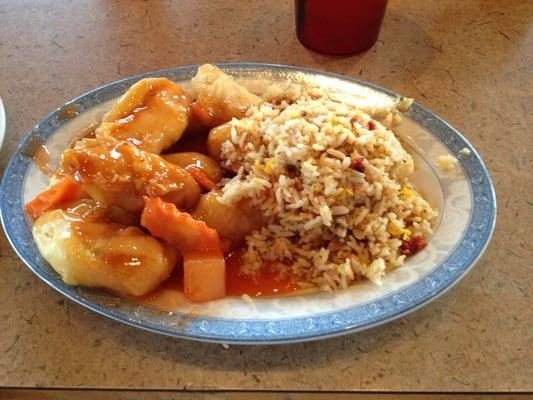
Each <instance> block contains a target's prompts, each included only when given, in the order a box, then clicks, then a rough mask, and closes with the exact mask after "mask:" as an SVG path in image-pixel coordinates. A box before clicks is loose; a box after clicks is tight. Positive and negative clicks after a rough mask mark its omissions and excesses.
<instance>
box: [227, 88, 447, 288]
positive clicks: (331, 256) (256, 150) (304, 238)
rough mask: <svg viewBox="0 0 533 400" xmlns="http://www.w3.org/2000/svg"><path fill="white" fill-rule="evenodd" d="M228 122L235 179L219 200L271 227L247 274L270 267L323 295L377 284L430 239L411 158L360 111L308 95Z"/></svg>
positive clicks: (249, 249) (258, 242) (253, 243)
mask: <svg viewBox="0 0 533 400" xmlns="http://www.w3.org/2000/svg"><path fill="white" fill-rule="evenodd" d="M286 97H289V96H286ZM385 120H387V121H389V122H390V118H388V119H387V118H385ZM381 121H382V122H383V121H384V119H381ZM230 124H231V138H230V140H228V141H227V142H226V143H225V144H224V145H223V148H222V159H223V165H224V166H225V167H226V168H228V169H230V170H233V171H234V172H235V173H236V175H235V176H234V177H233V178H231V179H227V180H226V181H225V182H223V188H222V193H221V195H220V197H219V201H220V202H222V203H224V204H233V203H235V202H237V201H239V200H241V199H243V198H248V199H251V201H252V202H253V203H254V204H255V205H257V206H258V207H260V208H261V210H262V212H263V214H264V215H265V217H266V218H267V220H268V224H267V225H266V226H265V227H263V228H262V229H261V230H259V231H255V232H252V233H251V234H250V235H249V236H248V237H247V240H246V248H245V253H244V265H243V272H245V273H254V272H257V271H259V269H261V268H263V267H264V266H265V265H269V266H270V267H271V268H276V269H277V270H278V271H279V273H280V276H285V277H287V276H290V277H291V278H293V279H296V280H297V281H298V283H299V285H300V286H301V287H302V288H311V287H319V288H321V289H324V290H333V289H338V288H346V287H347V286H348V285H349V284H350V283H351V282H353V281H355V280H359V279H363V278H367V279H369V280H371V281H372V282H374V283H377V284H380V283H381V280H382V277H383V276H384V275H385V274H386V272H387V271H389V270H391V269H393V268H396V267H398V266H400V265H402V264H403V263H404V261H405V258H406V257H407V256H408V254H409V252H410V247H409V244H410V243H411V244H412V243H414V242H416V243H422V242H423V241H424V238H427V237H428V236H429V235H430V234H431V224H432V221H433V220H434V218H435V217H436V215H437V212H436V210H434V209H433V208H432V207H431V206H430V205H429V204H428V202H427V201H426V200H424V199H423V198H422V196H421V195H420V194H419V193H418V192H417V190H416V188H415V186H414V184H413V182H412V175H413V169H414V165H413V159H412V157H411V156H410V155H409V153H407V151H406V150H405V149H404V148H403V147H402V144H401V142H400V141H399V139H398V138H397V137H396V136H395V134H394V133H393V132H392V131H391V130H390V129H388V128H387V127H386V126H385V125H384V124H383V123H381V122H379V121H378V120H375V119H373V118H372V117H371V115H369V114H368V113H366V112H365V111H363V110H362V109H360V108H357V107H355V106H353V105H349V104H346V103H342V102H339V101H336V100H335V99H334V98H332V96H330V95H329V94H328V93H327V92H326V91H319V92H312V91H310V92H305V91H304V92H299V93H298V94H297V95H293V96H292V98H290V97H289V98H287V99H286V100H280V99H276V100H273V101H270V102H269V101H267V102H265V103H262V104H260V105H257V106H254V107H252V108H251V109H250V110H248V113H247V115H246V118H243V119H233V120H232V121H231V122H230ZM413 239H415V240H414V241H413ZM406 244H407V245H406ZM415 250H416V249H415Z"/></svg>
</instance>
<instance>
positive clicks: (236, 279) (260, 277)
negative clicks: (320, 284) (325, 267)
mask: <svg viewBox="0 0 533 400" xmlns="http://www.w3.org/2000/svg"><path fill="white" fill-rule="evenodd" d="M243 252H244V250H243V249H239V250H236V251H234V252H232V253H230V254H229V255H228V256H226V295H227V296H235V297H238V296H242V295H245V294H246V295H249V296H251V297H270V296H284V295H285V296H289V295H292V294H295V293H297V292H299V291H300V290H301V289H300V288H299V287H298V286H297V285H296V283H294V282H292V281H291V280H289V279H279V278H278V276H277V274H276V273H274V272H273V271H272V270H270V269H269V268H268V267H266V268H263V269H262V270H261V272H260V273H258V274H253V275H245V274H243V273H241V266H242V262H243V260H242V256H243ZM127 298H128V299H130V300H132V301H134V302H136V303H139V304H144V305H147V306H150V307H153V308H156V309H159V310H163V311H177V310H179V309H180V306H181V305H182V304H183V302H184V296H183V270H182V268H177V269H176V270H175V271H174V273H173V274H172V275H171V277H170V278H169V279H167V280H166V281H165V282H163V283H162V284H161V285H160V286H159V287H158V288H157V289H156V290H154V291H153V292H152V293H150V294H148V295H146V296H139V297H135V296H131V297H130V296H128V297H127Z"/></svg>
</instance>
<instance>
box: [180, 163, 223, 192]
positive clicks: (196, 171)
mask: <svg viewBox="0 0 533 400" xmlns="http://www.w3.org/2000/svg"><path fill="white" fill-rule="evenodd" d="M185 171H187V172H188V173H189V174H190V175H191V176H192V177H193V178H194V180H195V181H196V182H198V184H199V185H200V186H202V187H203V188H204V189H207V190H213V189H215V188H216V187H217V184H216V183H215V182H213V181H212V180H211V179H209V177H208V176H207V174H206V173H205V172H204V171H202V170H201V169H200V168H196V167H193V166H188V167H187V168H185Z"/></svg>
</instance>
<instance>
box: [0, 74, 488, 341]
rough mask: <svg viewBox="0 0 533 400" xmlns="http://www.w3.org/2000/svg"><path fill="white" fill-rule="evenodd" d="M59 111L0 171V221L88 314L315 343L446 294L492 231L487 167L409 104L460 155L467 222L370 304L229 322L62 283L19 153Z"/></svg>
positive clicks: (32, 262) (168, 330)
mask: <svg viewBox="0 0 533 400" xmlns="http://www.w3.org/2000/svg"><path fill="white" fill-rule="evenodd" d="M219 66H220V67H221V68H223V69H225V70H227V71H228V72H230V73H232V74H235V75H237V76H240V77H241V76H242V77H246V76H251V77H255V76H257V75H261V74H267V75H269V74H270V75H271V74H274V75H276V76H278V78H279V79H283V77H284V76H290V75H291V74H298V75H301V76H317V77H324V78H327V79H330V80H332V81H335V82H336V83H337V84H339V85H341V84H344V85H347V86H349V85H358V86H362V87H367V88H369V89H371V90H375V91H377V92H380V93H383V94H385V95H388V96H397V95H396V94H395V93H393V92H391V91H389V90H387V89H383V88H381V87H379V86H376V85H373V84H369V83H366V82H361V81H358V80H355V79H351V78H348V77H345V76H341V75H337V74H331V73H324V72H321V71H316V70H310V69H304V68H298V67H290V66H284V65H271V64H221V65H219ZM196 68H197V66H191V67H180V68H173V69H169V70H164V71H156V72H150V73H146V74H142V75H138V76H134V77H131V78H127V79H124V80H121V81H118V82H115V83H111V84H109V85H106V86H103V87H101V88H98V89H95V90H93V91H90V92H88V93H86V94H84V95H82V96H80V97H78V98H76V99H74V100H72V101H70V102H68V103H67V104H76V105H77V109H78V112H80V113H81V112H83V111H85V110H88V109H90V108H91V107H93V106H94V105H95V104H100V103H102V102H104V101H107V100H110V99H112V98H115V97H117V96H119V95H121V94H122V93H123V92H124V91H125V90H126V89H127V88H128V87H129V86H131V85H132V84H133V83H134V82H136V81H137V80H138V79H141V78H144V77H149V76H167V77H168V78H170V79H172V80H176V81H182V80H188V79H190V78H191V77H192V76H193V75H194V73H195V71H196ZM60 110H61V108H58V109H56V110H55V111H53V112H52V113H51V114H49V115H48V116H47V117H45V118H44V119H43V120H42V121H40V122H39V123H38V124H37V125H36V126H35V127H34V129H33V130H32V132H30V133H29V134H28V135H27V136H26V137H25V138H24V139H23V140H22V142H21V144H20V145H19V147H18V148H17V150H16V152H15V154H14V155H13V157H12V159H11V160H10V162H9V164H8V166H7V168H6V170H5V172H4V177H3V180H2V184H1V191H0V218H1V221H2V224H3V226H4V230H5V232H6V235H7V237H8V239H9V241H10V243H11V245H12V246H13V248H14V249H15V251H16V252H17V254H18V255H19V257H20V258H21V259H22V260H23V261H24V262H25V263H26V265H27V266H28V267H29V268H30V269H31V270H32V271H33V272H34V273H35V274H37V275H38V276H39V277H40V278H41V279H42V280H44V281H45V282H46V283H47V284H49V285H50V286H52V287H53V288H54V289H56V290H58V291H59V292H61V293H62V294H63V295H65V296H67V297H69V298H70V299H72V300H74V301H76V302H78V303H79V304H81V305H83V306H85V307H87V308H89V309H91V310H93V311H96V312H98V313H100V314H102V315H105V316H107V317H110V318H112V319H115V320H117V321H120V322H123V323H126V324H129V325H132V326H135V327H138V328H142V329H145V330H148V331H153V332H156V333H161V334H166V335H170V336H174V337H179V338H188V339H194V340H202V341H212V342H221V343H235V344H259V343H270V344H273V343H286V342H297V341H306V340H315V339H319V338H326V337H332V336H337V335H342V334H346V333H350V332H355V331H359V330H363V329H367V328H370V327H373V326H376V325H380V324H383V323H385V322H388V321H391V320H393V319H396V318H398V317H400V316H402V315H404V314H406V313H409V312H411V311H413V310H415V309H417V308H419V307H421V306H422V305H424V304H426V303H428V302H429V301H431V300H433V299H435V298H436V297H437V296H439V295H441V294H442V293H444V292H445V291H446V290H447V289H449V288H450V287H451V286H452V285H453V284H455V283H456V282H457V281H459V280H460V279H461V278H462V277H463V276H464V275H465V274H466V273H467V272H468V270H469V269H470V268H471V267H472V266H473V265H474V264H475V262H476V261H477V260H478V259H479V257H480V256H481V254H482V253H483V251H484V250H485V248H486V246H487V245H488V243H489V241H490V237H491V235H492V232H493V229H494V224H495V219H496V197H495V193H494V188H493V186H492V183H491V180H490V176H489V174H488V171H487V169H486V168H485V166H484V164H483V162H482V160H481V159H480V157H479V155H478V154H477V153H476V151H475V150H474V148H473V147H472V146H471V145H470V144H469V143H468V141H467V140H466V139H465V138H464V137H463V136H462V135H461V134H460V133H459V132H458V131H457V130H456V129H454V128H453V127H452V126H450V125H449V124H448V123H446V122H445V121H443V120H442V119H440V118H439V117H437V116H436V115H434V114H433V113H431V112H430V111H429V110H427V109H425V108H424V107H422V106H420V105H419V104H417V103H414V104H413V106H412V107H411V108H410V110H409V111H408V112H407V117H408V118H409V119H410V120H412V121H414V122H416V123H417V124H418V125H420V126H421V127H423V128H425V129H426V130H428V131H429V132H431V134H432V135H433V136H434V137H435V138H436V139H437V140H439V141H440V142H441V143H442V144H443V145H444V146H445V148H446V149H447V150H448V151H449V152H450V153H451V154H453V155H454V156H455V157H457V158H458V160H459V163H460V167H461V169H462V170H463V172H464V173H465V174H466V176H467V179H468V182H469V185H470V190H471V192H472V196H473V203H472V208H471V212H470V221H469V223H468V226H467V228H466V231H465V232H464V234H463V237H462V238H461V240H460V243H459V244H458V245H457V246H456V247H455V248H454V249H453V251H452V252H451V253H450V254H448V255H447V257H445V258H444V260H443V261H442V262H441V263H440V264H439V265H438V266H436V267H435V268H434V269H433V270H432V271H431V272H430V273H428V274H427V275H425V276H424V277H422V279H419V280H418V281H416V282H414V283H413V284H411V285H409V286H407V287H405V288H403V289H401V290H399V291H396V292H393V293H390V295H387V296H384V297H382V298H379V299H377V300H375V301H370V302H366V303H362V304H358V305H355V306H353V307H347V308H343V309H341V310H337V311H333V312H326V313H321V314H313V315H311V316H306V317H302V318H283V319H282V318H278V319H271V320H265V319H260V320H235V319H234V320H232V319H219V318H207V317H196V316H190V315H183V314H177V313H176V314H173V315H168V314H167V313H162V312H156V311H154V310H151V309H149V308H146V307H139V306H138V305H136V304H134V303H127V302H124V301H120V300H121V299H117V298H115V297H114V296H112V295H109V294H106V293H102V292H101V291H96V290H93V289H88V288H79V287H71V286H68V285H66V284H64V283H63V282H62V281H61V279H60V278H59V277H58V276H54V275H49V274H48V273H45V272H44V270H45V269H46V268H48V269H49V268H50V267H49V266H47V264H46V262H45V261H44V260H43V259H42V257H41V256H40V254H39V253H38V251H37V249H36V247H35V244H34V242H33V238H32V235H31V229H30V226H29V225H28V223H27V220H26V218H25V216H24V213H23V197H22V188H23V184H24V180H25V176H26V174H27V171H28V169H29V167H30V164H31V160H30V159H29V158H28V157H25V156H23V155H22V154H21V150H22V149H24V148H25V146H27V145H28V143H29V142H30V140H35V139H36V138H38V139H39V140H42V141H44V140H46V139H47V138H48V137H50V136H51V135H53V133H54V132H56V131H57V129H59V128H60V127H61V126H62V125H64V124H65V123H66V121H65V120H61V119H59V118H57V115H58V113H59V112H60ZM465 147H466V148H467V149H469V150H470V151H471V154H470V156H469V157H460V150H461V149H463V148H465ZM92 293H98V298H100V299H101V300H100V301H94V299H93V298H92V297H93V296H89V295H90V294H92ZM89 297H91V298H89Z"/></svg>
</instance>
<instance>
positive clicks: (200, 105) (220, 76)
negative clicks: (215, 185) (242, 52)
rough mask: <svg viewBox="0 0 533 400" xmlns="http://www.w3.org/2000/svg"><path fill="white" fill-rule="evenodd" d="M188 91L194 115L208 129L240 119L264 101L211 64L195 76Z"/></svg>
mask: <svg viewBox="0 0 533 400" xmlns="http://www.w3.org/2000/svg"><path fill="white" fill-rule="evenodd" d="M191 87H192V94H193V96H194V98H195V99H196V101H195V102H194V103H193V105H192V110H193V113H194V114H195V115H196V116H197V117H198V118H199V119H200V121H201V122H202V123H203V124H204V125H206V126H208V127H214V126H217V125H220V124H223V123H224V122H228V121H229V120H231V119H232V118H242V117H244V115H245V114H246V111H247V110H248V108H250V107H251V106H253V105H255V104H259V103H261V102H262V101H263V100H262V99H261V98H260V97H258V96H256V95H255V94H252V93H250V92H249V91H248V89H246V88H245V87H244V86H242V85H240V84H238V83H237V82H235V80H234V79H233V78H232V77H231V76H229V75H227V74H225V73H224V72H222V71H221V70H220V69H219V68H217V67H215V66H213V65H211V64H204V65H202V66H201V67H199V68H198V72H197V74H196V76H195V77H194V78H192V79H191Z"/></svg>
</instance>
